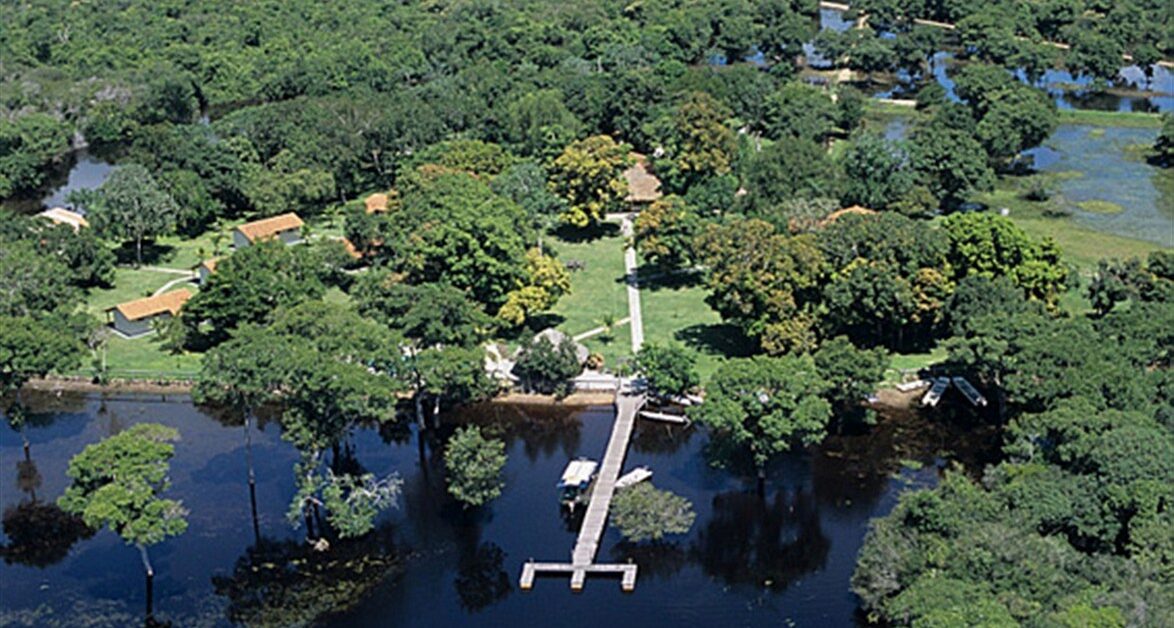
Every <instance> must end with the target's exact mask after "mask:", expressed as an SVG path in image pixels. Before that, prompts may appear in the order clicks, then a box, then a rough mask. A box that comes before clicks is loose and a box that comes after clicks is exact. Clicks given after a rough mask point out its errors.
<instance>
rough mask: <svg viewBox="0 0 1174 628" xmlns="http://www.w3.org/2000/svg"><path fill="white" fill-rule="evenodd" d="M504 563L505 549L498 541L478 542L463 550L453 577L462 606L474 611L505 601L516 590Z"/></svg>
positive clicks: (471, 611)
mask: <svg viewBox="0 0 1174 628" xmlns="http://www.w3.org/2000/svg"><path fill="white" fill-rule="evenodd" d="M504 564H505V551H504V550H502V549H501V547H499V546H498V545H497V544H496V543H489V542H484V543H478V544H475V545H474V546H473V547H468V548H464V549H462V550H461V552H460V557H459V558H458V561H457V577H456V579H454V580H453V586H454V587H455V588H456V590H457V597H459V598H460V600H461V608H463V609H465V610H466V611H468V612H470V613H475V612H477V611H480V610H482V609H484V608H486V607H488V606H491V605H493V604H496V603H498V602H500V601H502V600H504V599H505V598H506V597H507V596H508V595H509V594H510V593H511V592H512V591H513V587H512V586H511V585H510V576H509V574H507V573H506V572H505V569H504V567H503V565H504Z"/></svg>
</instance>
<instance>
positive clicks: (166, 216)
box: [86, 164, 179, 265]
mask: <svg viewBox="0 0 1174 628" xmlns="http://www.w3.org/2000/svg"><path fill="white" fill-rule="evenodd" d="M86 209H87V212H88V213H87V215H88V216H89V220H90V223H91V224H92V225H93V228H94V230H95V231H97V232H98V234H100V235H101V236H102V237H104V238H108V239H111V240H119V241H124V242H125V241H129V242H134V244H135V262H136V263H137V264H140V265H141V264H142V263H143V240H145V239H150V238H154V237H157V236H161V235H165V234H167V233H170V232H171V231H172V230H173V229H174V228H175V220H176V216H177V215H178V213H179V208H178V206H176V204H175V199H173V198H171V195H170V194H168V193H167V192H166V191H165V190H164V189H163V188H162V187H161V186H160V185H159V183H158V181H156V180H155V177H153V176H152V175H151V173H150V172H148V171H147V169H146V168H144V167H142V166H140V165H138V164H127V165H125V166H120V167H118V168H116V169H115V170H114V172H112V173H110V176H109V177H108V178H107V179H106V181H105V182H103V183H102V185H101V186H100V187H99V188H98V191H97V194H96V195H94V198H93V199H92V201H91V202H90V204H89V205H88V206H87V208H86Z"/></svg>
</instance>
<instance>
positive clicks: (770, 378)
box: [689, 355, 832, 488]
mask: <svg viewBox="0 0 1174 628" xmlns="http://www.w3.org/2000/svg"><path fill="white" fill-rule="evenodd" d="M827 388H828V383H827V381H826V380H825V379H824V378H823V377H822V376H821V375H820V373H819V371H818V369H817V368H816V366H815V362H814V361H813V360H812V359H811V357H809V356H795V355H789V356H783V357H761V356H758V357H752V358H735V359H731V360H727V361H726V362H725V363H724V364H723V365H722V366H721V367H720V368H718V370H717V373H715V374H714V376H713V378H712V379H711V380H710V381H709V383H708V384H707V385H706V387H705V391H706V397H705V401H704V402H703V403H702V404H701V405H699V406H694V407H692V408H690V411H689V415H690V417H691V418H693V419H694V420H696V421H697V422H698V423H701V424H702V425H705V426H707V427H709V428H710V429H712V430H713V431H714V433H715V435H716V437H717V438H720V439H728V440H729V442H730V443H731V444H733V445H735V446H736V447H737V448H738V449H739V450H741V451H744V452H745V453H747V454H749V455H750V456H751V458H752V459H753V461H754V465H755V467H757V469H758V473H759V481H760V488H761V482H762V480H763V478H764V477H765V475H764V473H765V467H766V464H767V463H768V462H769V461H770V460H771V459H772V458H774V457H775V456H776V455H778V454H781V453H784V452H786V451H789V450H791V449H792V448H794V447H800V446H808V445H813V444H815V443H818V442H819V441H821V440H822V439H823V437H824V435H825V433H826V429H827V424H828V421H829V420H830V419H831V413H832V409H831V404H829V403H828V402H827V400H826V399H825V398H824V392H825V391H826V390H827Z"/></svg>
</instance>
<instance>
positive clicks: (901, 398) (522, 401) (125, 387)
mask: <svg viewBox="0 0 1174 628" xmlns="http://www.w3.org/2000/svg"><path fill="white" fill-rule="evenodd" d="M195 385H196V382H195V381H194V380H173V381H167V380H144V379H114V380H110V381H107V382H105V383H96V382H94V381H93V380H92V379H89V378H84V377H47V378H44V379H34V380H30V381H29V382H28V383H27V384H25V389H26V390H33V391H37V392H43V393H45V392H47V393H52V394H62V393H98V394H126V393H136V394H151V395H186V394H190V393H191V392H192V389H193V388H194V387H195ZM922 392H924V391H912V392H902V391H900V390H897V389H896V388H894V387H887V386H882V387H881V388H879V389H877V391H876V397H877V401H876V403H875V406H876V407H877V408H888V409H894V410H906V409H909V408H912V407H914V405H915V402H916V400H917V399H918V398H919V397H920V395H921V393H922ZM614 401H615V394H614V393H612V392H606V391H593V390H584V391H576V392H573V393H571V394H570V395H567V396H566V397H561V398H560V397H556V396H555V395H539V394H534V393H522V392H508V393H505V394H501V395H498V396H496V397H494V398H493V399H490V400H489V402H490V403H495V404H506V405H521V406H560V407H565V408H586V407H590V406H606V405H611V404H612V403H613V402H614Z"/></svg>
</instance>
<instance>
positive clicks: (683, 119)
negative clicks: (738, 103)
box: [649, 92, 737, 192]
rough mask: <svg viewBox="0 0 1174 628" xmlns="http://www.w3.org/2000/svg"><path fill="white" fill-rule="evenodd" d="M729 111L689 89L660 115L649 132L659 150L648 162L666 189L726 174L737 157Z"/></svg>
mask: <svg viewBox="0 0 1174 628" xmlns="http://www.w3.org/2000/svg"><path fill="white" fill-rule="evenodd" d="M729 117H730V112H729V111H728V110H727V109H726V108H725V106H724V105H722V104H721V103H720V102H719V101H718V100H716V99H715V98H713V97H712V96H710V95H709V94H706V93H705V92H690V93H688V94H686V95H684V96H683V97H682V98H681V100H680V102H679V103H678V104H677V105H676V106H675V107H673V108H672V110H671V111H669V112H668V113H666V114H665V115H664V116H662V117H661V118H658V119H657V120H655V121H653V123H652V124H651V128H650V130H649V135H650V136H651V137H652V140H653V141H654V142H656V146H657V148H658V149H659V150H658V152H657V153H656V155H655V156H654V157H653V159H652V165H653V167H654V168H655V169H656V172H657V174H658V175H659V176H660V177H661V179H662V181H664V183H665V185H666V188H667V189H668V190H670V191H676V192H682V191H684V190H686V189H688V188H689V187H690V186H691V185H692V184H694V183H696V182H697V181H700V180H702V179H705V178H708V177H713V176H720V175H724V174H728V173H729V172H730V170H731V168H732V166H733V163H734V160H735V158H736V156H737V142H736V141H735V138H734V132H733V131H732V130H730V129H729V127H727V126H726V119H727V118H729Z"/></svg>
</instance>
